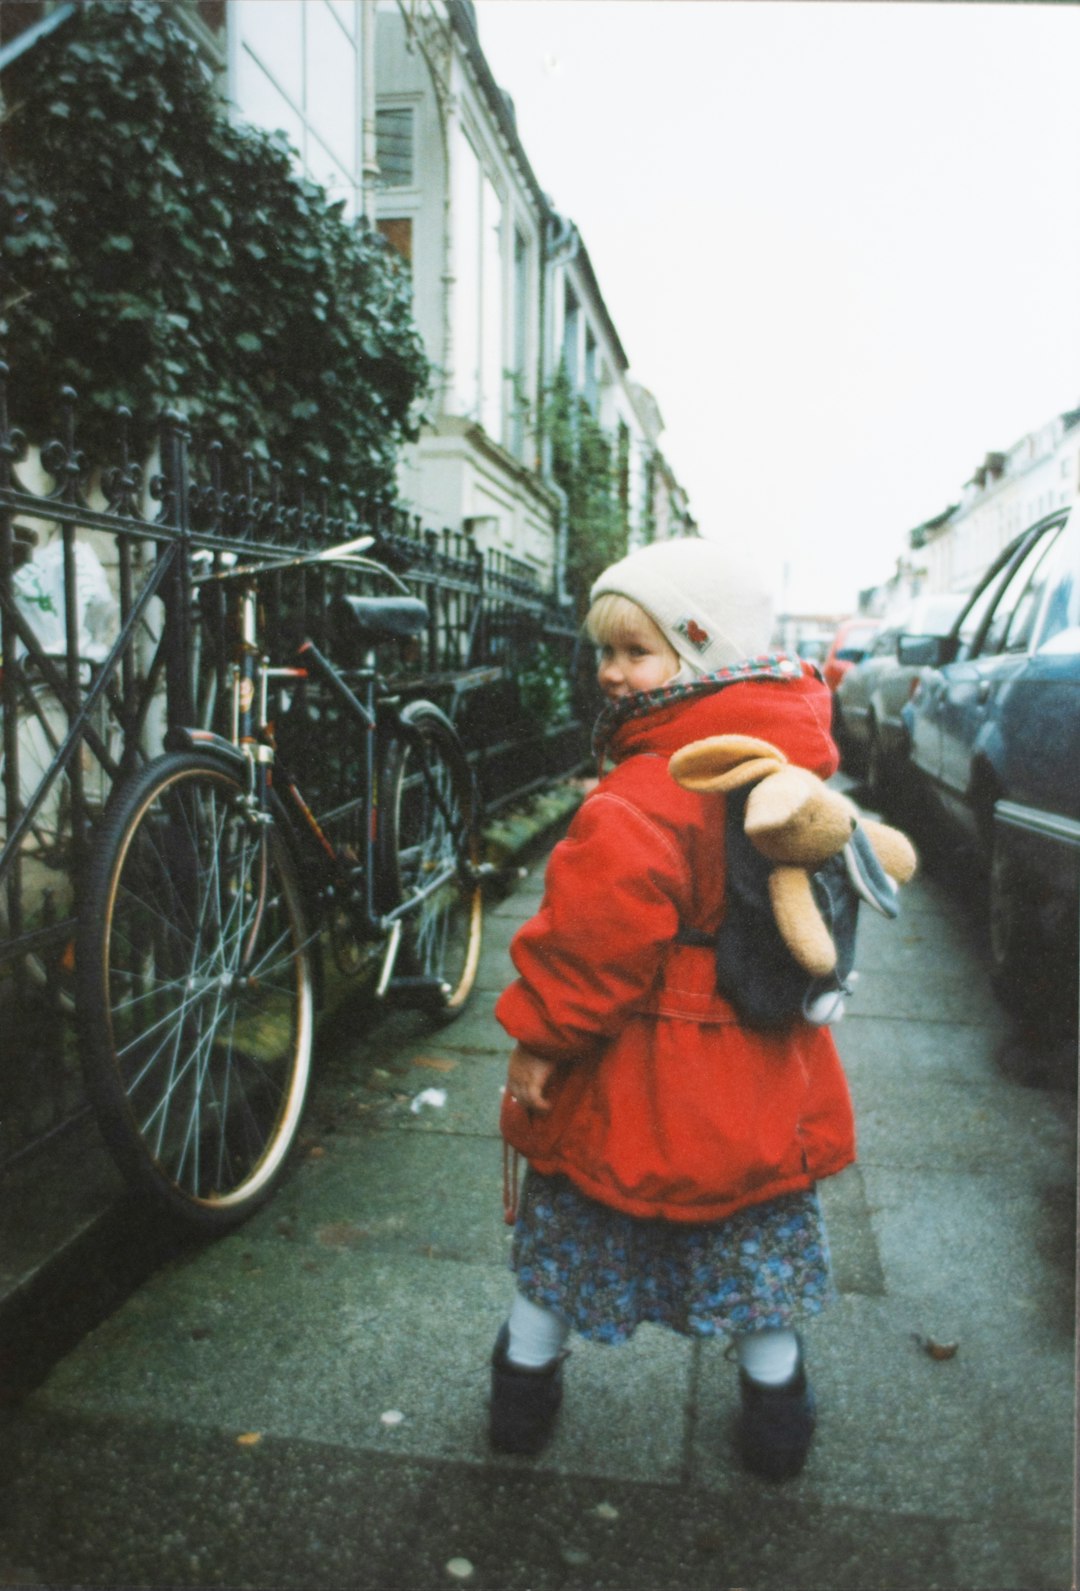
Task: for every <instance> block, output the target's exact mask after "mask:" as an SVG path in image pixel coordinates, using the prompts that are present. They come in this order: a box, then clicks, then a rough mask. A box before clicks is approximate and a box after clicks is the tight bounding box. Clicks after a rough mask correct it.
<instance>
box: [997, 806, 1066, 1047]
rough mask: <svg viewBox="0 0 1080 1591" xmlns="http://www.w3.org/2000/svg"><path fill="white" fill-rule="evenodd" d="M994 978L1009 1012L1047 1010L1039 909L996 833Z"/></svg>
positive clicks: (1029, 1014) (1024, 1015)
mask: <svg viewBox="0 0 1080 1591" xmlns="http://www.w3.org/2000/svg"><path fill="white" fill-rule="evenodd" d="M988 926H989V933H990V977H991V981H992V983H993V986H994V993H995V994H996V995H997V997H998V999H999V1000H1000V1002H1001V1004H1002V1005H1003V1006H1004V1007H1005V1009H1006V1010H1007V1011H1011V1012H1012V1013H1013V1015H1014V1016H1017V1017H1020V1018H1023V1019H1024V1020H1030V1019H1032V1018H1033V1017H1035V1016H1036V1015H1037V1014H1038V1013H1039V1012H1040V1011H1042V1010H1043V1009H1045V1005H1046V999H1047V995H1048V994H1049V993H1050V992H1051V991H1049V990H1048V989H1047V988H1046V987H1044V985H1045V984H1046V983H1047V982H1048V977H1047V967H1046V958H1045V957H1044V956H1043V955H1042V954H1041V953H1040V935H1039V922H1038V913H1037V912H1036V910H1035V903H1034V901H1033V899H1032V897H1031V890H1030V887H1029V886H1028V885H1027V884H1026V882H1025V880H1024V878H1023V875H1022V873H1021V870H1020V869H1019V867H1018V866H1017V865H1016V862H1015V861H1014V860H1013V858H1012V857H1011V856H1010V855H1009V853H1008V851H1007V850H1006V848H1005V847H1004V846H1003V845H1002V844H1001V841H1000V838H998V837H995V839H994V840H993V841H992V843H991V851H990V880H989V899H988Z"/></svg>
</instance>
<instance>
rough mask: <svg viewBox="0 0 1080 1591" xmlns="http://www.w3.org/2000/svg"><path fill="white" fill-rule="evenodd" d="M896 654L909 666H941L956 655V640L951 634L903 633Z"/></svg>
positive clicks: (897, 644)
mask: <svg viewBox="0 0 1080 1591" xmlns="http://www.w3.org/2000/svg"><path fill="white" fill-rule="evenodd" d="M896 656H897V658H898V659H899V661H900V662H901V663H904V664H906V665H907V667H908V668H941V667H943V665H944V664H946V663H951V662H952V660H953V658H954V657H955V656H956V640H955V638H954V637H953V636H951V635H902V636H901V637H900V639H899V640H898V641H897V643H896Z"/></svg>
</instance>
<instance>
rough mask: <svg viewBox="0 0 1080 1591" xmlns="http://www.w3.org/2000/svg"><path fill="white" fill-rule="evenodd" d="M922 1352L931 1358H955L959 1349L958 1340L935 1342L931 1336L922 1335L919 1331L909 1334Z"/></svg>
mask: <svg viewBox="0 0 1080 1591" xmlns="http://www.w3.org/2000/svg"><path fill="white" fill-rule="evenodd" d="M911 1335H912V1336H913V1337H914V1339H915V1341H916V1342H917V1343H918V1345H919V1347H920V1348H921V1349H922V1351H923V1353H925V1354H926V1355H928V1357H929V1358H931V1359H955V1358H956V1355H957V1354H958V1353H959V1351H960V1344H959V1343H958V1342H937V1341H936V1340H935V1339H934V1338H933V1337H923V1336H922V1335H921V1334H920V1333H919V1332H917V1331H913V1332H912V1334H911Z"/></svg>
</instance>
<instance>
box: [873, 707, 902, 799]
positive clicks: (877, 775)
mask: <svg viewBox="0 0 1080 1591" xmlns="http://www.w3.org/2000/svg"><path fill="white" fill-rule="evenodd" d="M866 788H867V792H868V793H869V796H870V799H871V800H872V801H873V802H874V803H875V805H876V806H877V807H878V808H879V809H880V810H882V811H884V809H885V808H886V807H887V806H889V805H890V804H891V803H893V802H894V801H895V797H896V791H895V790H893V789H892V788H891V787H890V767H889V759H888V757H886V755H885V747H884V746H883V745H882V743H881V733H880V731H879V730H878V726H877V723H876V721H875V720H874V719H873V718H871V720H870V725H869V729H868V731H867V736H866Z"/></svg>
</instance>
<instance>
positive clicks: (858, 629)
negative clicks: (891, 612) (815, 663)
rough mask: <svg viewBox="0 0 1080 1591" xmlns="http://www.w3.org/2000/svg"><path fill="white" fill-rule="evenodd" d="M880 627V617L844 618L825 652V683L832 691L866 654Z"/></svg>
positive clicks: (823, 670) (823, 671)
mask: <svg viewBox="0 0 1080 1591" xmlns="http://www.w3.org/2000/svg"><path fill="white" fill-rule="evenodd" d="M880 628H881V620H880V619H868V618H865V617H860V618H854V619H844V621H843V622H842V623H841V624H840V625H839V626H838V627H837V631H836V634H835V635H834V636H833V638H832V642H831V644H830V646H829V650H828V652H827V653H826V654H825V664H824V667H823V669H822V673H823V674H824V675H825V683H826V685H827V686H828V687H829V689H830V690H831V691H835V690H836V687H837V686H838V685H839V683H840V681H841V680H842V679H843V677H844V675H845V674H846V673H847V671H848V669H849V668H852V667H854V665H855V664H856V663H859V662H861V661H862V659H863V658H864V657H865V656H866V653H867V651H868V649H869V647H870V645H871V643H872V641H873V639H874V637H875V635H876V634H877V632H878V631H879V630H880Z"/></svg>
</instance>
